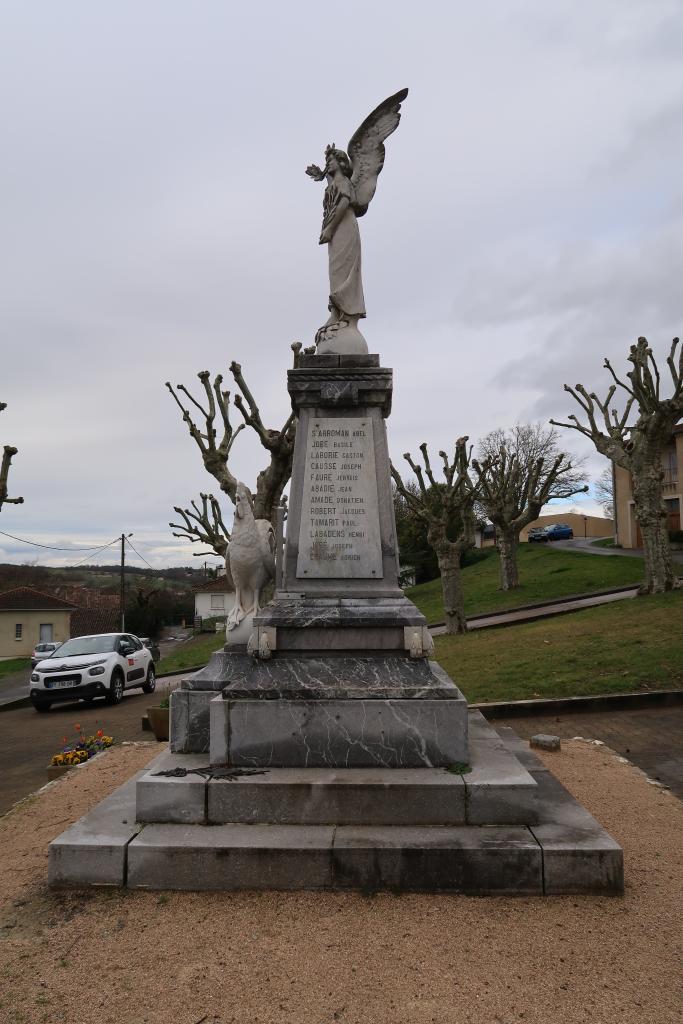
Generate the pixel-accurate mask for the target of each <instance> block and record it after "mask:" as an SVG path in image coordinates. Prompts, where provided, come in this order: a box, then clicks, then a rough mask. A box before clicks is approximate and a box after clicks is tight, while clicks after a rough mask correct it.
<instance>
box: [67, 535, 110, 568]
mask: <svg viewBox="0 0 683 1024" xmlns="http://www.w3.org/2000/svg"><path fill="white" fill-rule="evenodd" d="M118 541H119V538H118V537H114V539H113V540H110V541H109V543H108V544H103V545H102V547H101V548H98V549H97V551H95V552H93V554H92V555H86V556H85V558H81V560H80V562H74V564H73V565H69V566H66V567H65V568H68V569H76V568H77V567H78V566H79V565H83V563H84V562H88V561H89V560H90V559H91V558H94V557H95V555H99V553H100V551H104V550H105V549H106V548H110V547H111V546H112V545H113V544H118Z"/></svg>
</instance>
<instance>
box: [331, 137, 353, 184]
mask: <svg viewBox="0 0 683 1024" xmlns="http://www.w3.org/2000/svg"><path fill="white" fill-rule="evenodd" d="M336 170H340V171H341V172H342V174H344V175H345V176H346V177H347V178H350V177H351V174H352V172H353V168H352V167H351V161H350V160H349V158H348V156H347V155H346V153H345V152H344V150H343V149H335V147H334V142H333V143H332V145H331V146H328V147H327V149H326V150H325V173H326V174H333V173H334V172H335V171H336Z"/></svg>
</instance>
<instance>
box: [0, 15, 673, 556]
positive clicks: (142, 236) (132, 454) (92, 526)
mask: <svg viewBox="0 0 683 1024" xmlns="http://www.w3.org/2000/svg"><path fill="white" fill-rule="evenodd" d="M0 12H1V22H2V23H1V24H0V39H1V40H2V42H1V43H0V46H1V48H2V60H1V61H0V117H1V120H2V128H3V131H2V134H3V158H2V161H1V162H0V201H1V202H2V204H3V216H2V235H1V238H2V241H1V242H0V253H1V255H0V274H1V278H2V289H1V293H0V303H1V309H2V348H3V356H2V360H1V362H0V399H2V400H3V401H6V402H7V403H8V409H7V410H6V411H5V412H4V413H3V414H2V416H0V443H2V444H9V443H11V444H14V445H16V446H17V447H18V448H19V449H20V453H19V455H18V456H17V457H16V458H15V464H14V466H13V469H12V474H11V492H12V493H14V494H22V495H23V496H24V498H25V504H23V505H20V506H11V505H6V506H5V507H4V508H3V510H2V512H1V513H0V529H2V530H3V531H5V532H10V533H14V534H17V535H19V536H21V537H28V538H33V539H35V540H39V541H42V542H44V543H48V544H56V545H64V546H69V545H72V544H73V545H76V546H80V545H81V544H84V543H85V544H94V543H96V542H100V543H105V542H106V541H108V540H110V539H111V538H112V537H114V536H115V535H116V534H120V533H121V532H122V531H124V530H125V531H126V532H130V531H133V533H134V537H133V541H134V543H135V544H136V546H137V547H138V549H139V550H140V551H141V552H142V553H143V554H144V555H145V557H146V558H147V559H148V560H149V561H150V562H151V563H152V564H153V565H155V566H162V565H167V564H187V563H188V562H190V561H192V558H191V552H190V546H189V545H184V544H183V543H182V542H181V541H175V540H173V538H172V537H171V536H170V531H169V529H168V526H167V523H168V520H169V519H170V518H172V513H171V509H172V506H173V505H175V504H187V503H188V502H189V500H190V499H191V498H192V497H193V496H195V495H197V494H198V493H199V492H200V491H201V490H211V489H216V485H214V484H213V482H212V479H211V478H210V477H208V476H207V474H206V473H205V471H204V470H203V467H202V465H201V461H200V457H199V454H198V452H197V450H196V448H195V446H194V443H193V442H192V440H191V439H190V437H189V436H188V434H187V432H186V430H185V428H184V426H183V424H182V422H181V420H180V417H179V414H178V410H177V408H176V407H175V405H174V404H173V402H172V400H171V398H170V396H169V395H168V392H167V391H166V390H165V388H164V381H165V380H167V379H170V380H171V381H173V382H179V381H182V382H185V383H187V384H188V385H189V384H192V383H193V382H195V383H196V378H195V374H196V373H197V372H198V371H199V370H203V369H208V370H211V371H212V373H213V372H219V371H221V372H223V373H224V374H225V375H226V376H229V373H228V365H229V363H230V361H231V360H232V359H236V360H237V361H239V362H240V363H241V364H242V366H243V371H244V374H245V376H246V378H247V380H248V381H249V383H250V385H251V387H252V389H253V391H254V393H255V395H256V396H257V398H258V401H259V404H260V407H261V410H262V413H263V416H264V419H265V420H266V422H267V423H268V424H269V425H273V426H280V425H281V423H282V422H284V420H285V418H286V416H287V414H288V407H289V399H288V395H287V391H286V386H285V371H286V369H287V367H288V365H289V363H290V355H291V353H290V350H289V346H290V344H291V342H292V341H294V340H301V341H302V342H303V343H304V344H311V343H312V341H313V336H314V333H315V330H316V328H317V327H318V326H319V325H320V324H321V323H322V322H323V320H324V319H325V318H326V315H327V312H326V302H327V260H326V252H325V250H324V249H323V248H322V247H319V246H318V245H317V238H318V233H319V229H320V221H321V203H322V191H323V188H322V186H321V185H316V184H314V183H312V182H311V181H310V180H309V179H308V178H307V177H306V175H305V174H304V169H305V167H306V165H307V164H309V163H311V162H316V163H322V160H323V152H324V147H325V145H326V144H327V143H328V142H335V143H336V144H337V145H338V146H340V147H341V146H343V147H344V148H345V147H346V143H347V141H348V139H349V138H350V137H351V135H352V133H353V132H354V130H355V129H356V127H357V126H358V125H359V124H360V122H361V121H362V120H363V118H364V117H365V116H366V115H367V114H368V113H369V112H370V110H371V109H372V108H373V107H374V106H375V105H376V104H377V103H379V102H380V101H381V100H382V99H384V97H386V96H388V95H390V94H391V93H394V92H396V91H397V90H398V89H400V88H402V87H404V86H408V87H409V88H410V95H409V96H408V98H407V100H406V102H405V104H404V107H403V118H402V121H401V125H400V127H399V129H398V131H397V132H396V134H395V135H393V136H392V137H391V138H390V139H389V141H388V143H387V159H386V163H385V167H384V171H383V173H382V175H381V176H380V179H379V183H378V188H377V194H376V196H375V199H374V201H373V203H372V206H371V209H370V211H369V212H368V214H367V216H365V217H364V218H363V219H362V220H361V222H360V226H361V233H362V241H363V266H364V285H365V296H366V304H367V308H368V317H367V319H366V320H365V321H364V322H363V325H362V327H363V333H364V334H365V337H366V338H367V340H368V344H369V346H370V351H371V352H379V353H380V355H381V359H382V364H383V365H388V366H392V367H393V368H394V394H395V400H394V409H393V413H392V416H391V419H390V421H389V440H390V447H391V452H392V455H393V457H394V459H396V460H400V456H401V453H402V452H403V451H406V450H408V449H411V450H413V451H416V449H417V447H418V445H419V444H420V442H421V441H423V440H426V441H427V442H429V444H430V445H431V446H433V448H434V449H438V448H441V447H446V448H448V447H449V446H451V445H452V443H453V442H454V440H455V438H456V437H458V436H459V435H461V434H465V433H466V434H469V435H470V437H471V438H472V439H476V438H478V437H480V436H481V435H483V434H485V433H487V432H488V431H489V430H492V429H493V428H495V427H504V426H508V425H511V424H512V423H514V422H515V421H516V420H521V421H524V420H530V419H541V420H547V419H548V418H549V417H550V416H558V417H559V418H564V417H565V415H566V413H567V412H569V411H573V410H572V402H571V399H570V398H569V396H567V395H565V394H564V393H563V391H562V386H563V384H564V383H565V382H567V383H571V384H574V383H576V381H579V380H580V381H582V382H583V383H585V384H586V385H587V386H588V387H591V388H597V389H598V390H599V391H601V392H602V391H604V390H606V388H607V383H608V382H607V375H606V372H605V371H604V370H602V369H601V366H602V361H603V357H604V356H605V355H607V356H609V357H610V358H611V359H612V360H613V362H614V363H615V365H616V366H618V367H621V368H623V369H624V370H626V369H627V366H626V361H625V358H626V355H627V354H628V347H629V345H630V344H631V343H632V342H633V341H635V339H636V338H637V336H638V335H640V334H645V335H646V336H647V337H648V338H649V340H650V342H651V344H652V345H653V347H654V349H655V352H656V353H657V354H658V355H659V356H660V357H661V359H662V363H663V361H664V354H665V352H666V351H668V346H669V344H670V341H671V338H672V337H673V336H674V335H675V334H678V333H680V332H681V330H682V329H683V315H682V310H681V294H682V289H681V269H682V266H683V259H682V257H683V174H682V171H681V168H682V161H681V156H682V155H683V154H682V147H683V142H682V140H683V61H682V60H681V54H682V53H683V5H682V4H681V2H680V0H597V2H594V3H591V4H589V3H576V0H572V2H564V0H554V2H553V3H551V4H549V3H548V2H547V0H504V2H503V0H497V2H493V0H481V2H479V3H477V4H472V3H469V2H468V3H465V2H461V0H455V2H454V0H451V2H450V3H446V2H445V0H441V2H438V3H437V2H430V0H423V2H421V3H419V4H415V3H413V2H411V3H405V2H402V0H391V2H390V3H386V2H374V3H372V4H368V3H367V2H363V3H356V2H353V0H347V2H346V3H345V4H343V5H342V6H339V5H328V6H325V5H323V4H320V3H304V2H300V0H293V2H291V3H287V4H283V3H280V2H278V3H275V2H265V3H260V4H250V5H247V4H239V5H238V4H236V3H229V2H227V0H225V2H216V0H202V2H201V3H189V2H187V0H135V2H132V0H117V2H116V3H92V0H80V2H79V0H60V2H59V3H51V2H49V0H44V2H36V0H22V2H20V3H19V2H14V3H12V2H9V0H5V2H2V3H0ZM580 440H581V439H580V438H579V437H578V435H576V434H575V433H570V434H567V436H566V444H567V446H568V447H569V448H570V449H572V450H575V451H578V452H585V453H588V454H590V455H591V458H590V464H589V469H590V472H591V474H592V475H593V476H596V475H597V474H598V473H599V472H600V470H601V468H602V465H603V460H601V459H600V458H599V457H596V456H595V455H594V453H591V450H590V448H589V447H588V446H586V445H581V444H580ZM264 465H265V460H264V453H263V452H262V450H261V449H260V448H259V446H258V444H257V442H256V441H255V439H254V438H253V437H250V436H249V435H248V433H247V432H246V431H245V432H243V434H242V435H241V437H240V439H239V440H238V442H237V445H236V449H235V457H234V460H233V469H234V471H235V472H236V474H237V475H238V477H240V478H242V479H243V480H244V481H245V482H246V483H247V484H249V485H253V484H254V482H255V478H256V474H257V472H258V471H259V470H260V469H261V468H263V466H264ZM575 504H576V505H577V506H579V505H580V504H581V502H580V501H579V500H577V501H576V502H575ZM584 506H585V508H586V509H587V510H589V511H592V510H593V508H594V504H593V503H592V502H591V501H585V502H583V504H582V507H584ZM64 557H65V560H66V562H71V561H73V560H74V557H73V556H71V555H66V556H64ZM78 557H83V556H82V555H80V554H79V556H78ZM115 557H116V555H115V551H114V550H113V549H111V559H112V560H113V559H114V558H115ZM36 558H37V559H38V561H39V562H44V563H50V564H59V563H60V561H64V559H62V558H61V556H60V555H59V554H58V553H57V552H47V551H46V552H43V553H41V551H40V550H39V549H37V548H29V547H26V546H25V545H22V544H18V543H15V542H13V541H11V540H8V539H7V538H5V537H2V536H0V561H16V562H20V561H33V560H34V559H36ZM103 559H104V556H102V558H101V559H100V560H103ZM135 561H137V560H135Z"/></svg>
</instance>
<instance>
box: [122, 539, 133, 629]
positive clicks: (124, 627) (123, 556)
mask: <svg viewBox="0 0 683 1024" xmlns="http://www.w3.org/2000/svg"><path fill="white" fill-rule="evenodd" d="M128 536H129V537H132V536H133V534H132V533H129V534H128ZM125 564H126V534H125V533H122V534H121V589H120V597H119V606H120V612H121V616H120V617H121V632H122V633H124V632H125V630H126V581H125V577H124V575H123V570H124V566H125Z"/></svg>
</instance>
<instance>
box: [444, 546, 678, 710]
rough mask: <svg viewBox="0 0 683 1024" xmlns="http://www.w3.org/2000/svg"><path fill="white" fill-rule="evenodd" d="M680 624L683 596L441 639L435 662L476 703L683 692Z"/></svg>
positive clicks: (659, 597)
mask: <svg viewBox="0 0 683 1024" xmlns="http://www.w3.org/2000/svg"><path fill="white" fill-rule="evenodd" d="M624 561H626V559H624ZM681 622H683V591H680V590H678V591H674V592H673V593H670V594H661V595H657V596H656V597H637V598H634V599H629V600H625V601H618V602H615V603H614V604H606V605H600V606H598V607H596V608H587V609H586V610H585V611H580V612H573V613H572V614H571V615H561V616H558V617H557V618H554V619H543V620H541V621H539V622H531V623H526V624H524V625H520V626H512V627H509V628H506V629H491V630H478V631H476V632H475V631H473V632H471V633H467V634H466V635H465V636H443V637H436V638H435V642H436V657H437V660H438V661H439V663H440V664H441V666H442V667H443V668H444V669H445V670H446V672H448V673H449V675H451V676H452V678H453V679H454V680H455V682H456V683H457V684H458V686H459V687H460V688H461V690H462V691H463V693H464V694H465V696H466V697H467V699H468V700H470V701H476V702H480V701H498V700H528V699H532V698H534V697H579V696H584V695H585V696H587V695H591V694H600V693H630V692H634V691H638V690H660V689H662V690H668V689H677V688H679V687H683V630H682V629H681Z"/></svg>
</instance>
